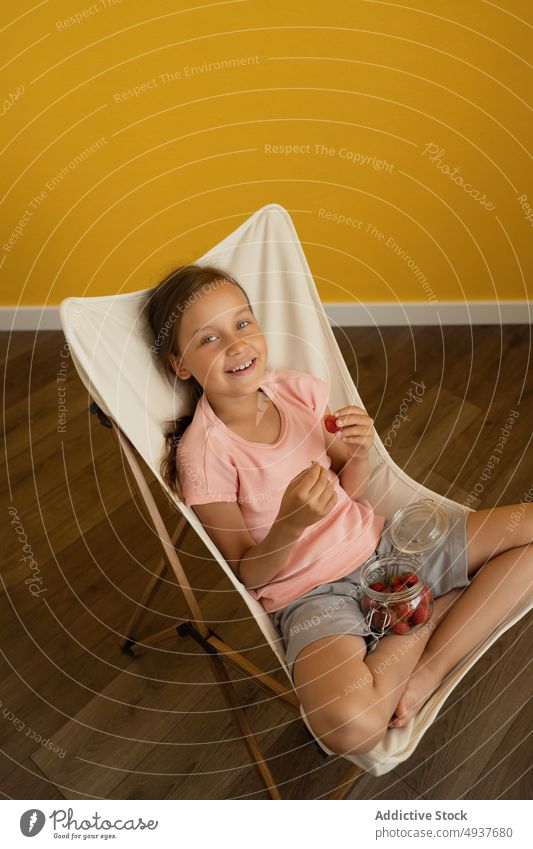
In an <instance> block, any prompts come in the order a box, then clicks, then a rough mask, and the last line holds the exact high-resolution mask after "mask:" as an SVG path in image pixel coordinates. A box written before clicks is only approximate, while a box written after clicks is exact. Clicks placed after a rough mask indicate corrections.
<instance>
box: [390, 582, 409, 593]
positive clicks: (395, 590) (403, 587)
mask: <svg viewBox="0 0 533 849" xmlns="http://www.w3.org/2000/svg"><path fill="white" fill-rule="evenodd" d="M406 589H408V587H407V585H406V584H404V583H402V582H401V581H400V583H399V584H394V586H393V588H392V592H393V593H401V592H403V591H404V590H406Z"/></svg>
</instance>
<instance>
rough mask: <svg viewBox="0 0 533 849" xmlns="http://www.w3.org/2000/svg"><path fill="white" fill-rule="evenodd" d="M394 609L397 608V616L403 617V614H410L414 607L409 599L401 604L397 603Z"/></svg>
mask: <svg viewBox="0 0 533 849" xmlns="http://www.w3.org/2000/svg"><path fill="white" fill-rule="evenodd" d="M394 610H395V613H396V616H398V617H401V616H410V615H411V613H412V610H413V609H412V607H411V605H410V604H409V602H408V601H402V602H401V604H395V605H394Z"/></svg>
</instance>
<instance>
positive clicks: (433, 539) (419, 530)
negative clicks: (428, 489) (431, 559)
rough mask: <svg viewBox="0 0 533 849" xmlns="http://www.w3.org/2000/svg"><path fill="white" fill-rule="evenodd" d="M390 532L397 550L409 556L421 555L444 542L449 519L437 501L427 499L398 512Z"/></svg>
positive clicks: (393, 519) (393, 518)
mask: <svg viewBox="0 0 533 849" xmlns="http://www.w3.org/2000/svg"><path fill="white" fill-rule="evenodd" d="M389 530H390V536H391V539H392V542H393V545H394V546H395V548H397V549H398V550H399V551H405V552H407V553H408V554H420V553H421V552H423V551H429V549H430V548H435V547H436V546H437V545H439V544H440V543H441V542H442V541H443V540H444V538H445V537H446V534H447V533H448V517H447V515H446V513H445V512H444V510H442V509H441V508H440V507H439V505H438V504H437V502H436V501H432V500H431V499H430V498H426V499H422V500H421V501H415V503H414V504H410V505H409V506H408V507H403V508H402V509H401V510H397V511H396V513H395V514H394V516H393V517H392V522H391V524H390V529H389Z"/></svg>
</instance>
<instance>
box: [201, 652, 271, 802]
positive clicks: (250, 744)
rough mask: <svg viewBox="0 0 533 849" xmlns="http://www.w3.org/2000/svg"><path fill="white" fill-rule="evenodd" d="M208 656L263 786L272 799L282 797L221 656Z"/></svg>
mask: <svg viewBox="0 0 533 849" xmlns="http://www.w3.org/2000/svg"><path fill="white" fill-rule="evenodd" d="M208 658H209V660H210V662H211V665H212V667H213V671H214V673H215V676H216V678H217V680H218V681H219V683H220V684H222V685H223V686H221V690H222V693H223V695H224V698H225V699H226V701H227V702H228V705H229V707H230V709H231V711H232V713H233V718H234V719H235V722H236V724H237V727H238V729H239V731H240V732H241V734H242V735H243V741H244V743H245V745H246V748H247V749H248V752H249V754H250V757H251V758H252V760H253V762H254V765H255V766H256V768H257V770H258V772H259V775H260V778H261V781H262V782H263V784H264V785H265V788H266V790H267V791H268V793H269V794H270V797H271V798H272V799H281V798H282V797H281V794H280V792H279V790H278V786H277V784H276V782H275V781H274V778H273V776H272V773H271V772H270V769H269V768H268V766H267V764H266V761H265V760H264V759H263V756H262V754H261V749H260V748H259V745H258V743H257V740H256V739H255V737H254V734H253V732H252V729H251V728H250V724H249V722H248V719H247V717H246V715H245V713H244V710H243V709H242V707H241V706H240V704H239V700H238V698H237V694H236V693H235V689H234V687H233V681H232V680H231V678H230V677H229V675H228V673H227V672H226V669H225V667H224V664H223V662H222V660H221V658H220V657H218V655H216V654H208Z"/></svg>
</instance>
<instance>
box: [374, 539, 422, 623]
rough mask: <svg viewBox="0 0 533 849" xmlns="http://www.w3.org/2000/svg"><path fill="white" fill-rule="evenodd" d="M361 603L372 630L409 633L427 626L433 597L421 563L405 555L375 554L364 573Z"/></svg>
mask: <svg viewBox="0 0 533 849" xmlns="http://www.w3.org/2000/svg"><path fill="white" fill-rule="evenodd" d="M361 590H362V596H361V606H362V608H363V612H364V613H365V618H366V621H367V623H368V625H369V627H370V630H371V631H374V632H375V633H377V634H379V635H380V636H383V635H385V634H407V633H408V632H410V631H414V629H415V628H418V627H419V626H421V625H425V624H426V622H427V621H428V620H429V619H430V618H431V614H432V612H433V596H432V593H431V590H430V588H429V587H428V585H427V583H426V581H425V579H424V570H423V566H422V563H421V562H420V561H419V560H417V559H416V558H412V557H409V556H408V555H405V554H400V553H398V554H390V555H388V556H387V557H374V558H372V560H369V561H368V563H366V564H365V566H364V567H363V569H362V572H361Z"/></svg>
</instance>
